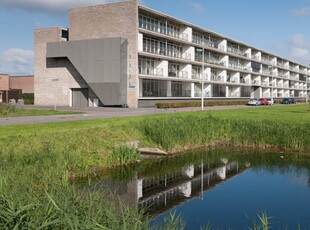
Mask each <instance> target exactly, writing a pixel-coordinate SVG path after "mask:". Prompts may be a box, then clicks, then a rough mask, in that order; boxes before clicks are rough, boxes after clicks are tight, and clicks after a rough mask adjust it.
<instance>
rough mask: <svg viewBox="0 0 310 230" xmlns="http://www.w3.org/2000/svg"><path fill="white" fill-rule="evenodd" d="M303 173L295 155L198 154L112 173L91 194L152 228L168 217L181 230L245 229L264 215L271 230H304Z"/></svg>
mask: <svg viewBox="0 0 310 230" xmlns="http://www.w3.org/2000/svg"><path fill="white" fill-rule="evenodd" d="M309 169H310V158H309V157H308V156H306V155H300V154H298V155H297V154H281V153H258V152H248V151H246V152H245V151H236V150H212V151H198V152H195V153H188V154H183V155H180V156H176V157H170V158H164V159H160V160H156V161H154V160H153V161H146V162H144V163H143V164H139V165H136V166H134V167H130V168H122V169H119V170H115V171H113V172H111V173H110V174H109V175H108V176H107V177H105V178H103V179H100V180H99V181H97V182H96V183H95V184H94V185H93V187H92V189H99V188H105V189H108V190H110V191H113V192H114V193H116V194H118V195H119V196H120V197H121V199H122V200H124V201H125V202H127V203H129V204H131V205H134V206H135V207H136V208H137V209H139V210H145V211H146V213H147V214H148V215H150V216H151V217H152V218H153V219H152V221H151V225H152V226H156V225H157V224H160V223H162V222H163V220H164V219H165V218H167V217H169V216H170V213H171V212H172V213H176V214H177V215H180V216H182V218H183V219H184V220H185V221H186V229H200V228H201V227H203V226H207V225H208V224H209V225H211V227H212V229H249V227H252V226H253V222H254V221H256V222H259V221H258V215H261V214H262V213H266V214H267V215H268V217H270V220H269V223H270V225H271V226H272V229H285V228H286V229H297V228H298V226H300V227H301V229H310V187H309V183H310V182H309V172H310V170H309Z"/></svg>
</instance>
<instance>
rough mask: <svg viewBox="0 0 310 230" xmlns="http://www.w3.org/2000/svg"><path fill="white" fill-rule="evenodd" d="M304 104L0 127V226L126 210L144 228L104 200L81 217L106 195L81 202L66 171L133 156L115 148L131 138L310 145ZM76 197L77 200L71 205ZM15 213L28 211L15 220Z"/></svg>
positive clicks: (58, 224)
mask: <svg viewBox="0 0 310 230" xmlns="http://www.w3.org/2000/svg"><path fill="white" fill-rule="evenodd" d="M307 109H308V107H307V105H289V106H274V107H271V106H270V107H260V108H247V109H239V110H222V111H204V112H187V113H173V114H161V115H149V116H143V117H128V118H114V119H98V120H92V121H72V122H63V123H46V124H35V125H16V126H5V127H1V129H0V175H1V179H0V206H1V207H0V210H1V211H0V217H1V218H0V228H1V229H12V228H14V227H15V226H17V228H18V227H19V225H20V224H23V223H25V221H27V222H29V223H32V225H31V226H32V227H31V226H30V227H29V226H26V227H24V228H28V229H31V228H33V229H38V228H39V227H41V228H42V229H51V228H53V227H55V228H61V229H66V228H63V227H64V226H71V227H68V228H71V229H72V228H75V226H77V225H78V224H80V225H81V226H86V227H85V228H87V226H89V227H88V228H89V229H102V228H108V229H111V228H114V227H115V229H127V228H130V226H135V225H134V224H133V223H132V222H131V220H128V219H127V218H133V219H135V218H136V220H137V221H138V223H140V224H138V225H137V226H136V228H135V229H143V228H145V227H146V226H145V222H144V220H143V219H142V216H141V215H140V214H137V213H135V212H133V213H132V214H130V213H131V211H129V210H125V211H124V212H119V211H118V209H113V208H112V207H111V208H108V205H105V206H104V207H107V208H108V212H107V213H106V212H103V211H100V212H101V213H100V214H97V215H96V218H92V219H89V218H86V217H87V216H88V217H90V216H93V215H94V213H92V212H91V211H92V210H97V211H98V210H102V209H100V208H99V207H97V205H96V204H100V205H104V203H100V202H105V201H98V202H90V201H89V200H88V202H86V203H84V202H83V201H82V200H83V197H81V196H78V195H77V194H76V193H75V191H76V188H75V187H74V186H72V185H71V184H70V183H69V182H68V177H69V176H72V175H73V176H81V175H87V174H88V173H89V172H90V171H94V169H96V167H104V166H111V165H115V164H119V163H130V162H135V161H136V160H137V159H138V156H137V154H136V152H135V151H133V150H132V149H130V148H128V149H126V148H124V149H123V148H117V146H119V145H120V144H122V143H124V142H126V141H132V140H139V141H140V146H148V147H160V148H163V149H166V150H168V151H171V152H172V151H180V150H185V149H189V148H193V147H198V146H208V145H219V144H220V145H222V146H223V145H229V146H244V147H253V148H274V149H276V150H280V149H281V150H286V149H287V150H290V151H291V150H293V151H300V152H304V153H309V152H310V142H309V136H310V122H309V121H310V113H309V112H308V111H307ZM127 152H128V153H130V154H128V155H126V153H127ZM89 199H91V200H92V201H96V200H97V199H98V197H97V196H96V195H93V196H92V197H91V198H89ZM86 201H87V199H86ZM87 204H89V205H87ZM76 205H80V206H77V207H78V208H77V209H75V208H76ZM96 208H98V209H96ZM50 210H51V211H50ZM74 210H76V212H75V211H74ZM85 213H88V215H86V214H85ZM18 215H20V216H18ZM3 216H5V218H4V217H3ZM85 216H86V217H85ZM20 218H28V219H27V220H23V221H21V222H16V220H20ZM40 223H41V224H42V223H45V224H46V226H47V227H46V226H43V227H42V226H41V225H40ZM1 224H2V225H1ZM88 224H89V225H88ZM110 224H115V225H110ZM124 225H126V226H124ZM51 226H52V227H51ZM96 226H97V227H96ZM21 229H22V228H21Z"/></svg>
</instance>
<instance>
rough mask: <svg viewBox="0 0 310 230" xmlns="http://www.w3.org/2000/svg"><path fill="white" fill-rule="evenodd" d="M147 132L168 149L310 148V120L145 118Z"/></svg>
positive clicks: (151, 139) (190, 117)
mask: <svg viewBox="0 0 310 230" xmlns="http://www.w3.org/2000/svg"><path fill="white" fill-rule="evenodd" d="M140 128H141V131H142V132H143V133H144V135H145V136H146V137H147V138H148V139H149V140H150V141H153V142H155V143H156V144H159V145H161V146H162V147H163V148H164V149H166V150H173V149H175V148H186V147H187V146H190V145H213V144H219V145H230V146H244V147H254V148H271V147H272V148H277V149H292V150H298V151H304V152H307V151H309V150H310V142H309V136H310V123H306V124H304V125H299V126H297V125H294V124H288V123H284V122H281V121H269V120H267V119H264V120H258V121H253V120H237V119H223V118H217V117H215V116H211V115H207V116H200V115H196V116H195V115H190V116H184V115H183V116H182V115H178V114H175V116H174V117H165V118H157V119H145V121H144V122H142V123H141V126H140Z"/></svg>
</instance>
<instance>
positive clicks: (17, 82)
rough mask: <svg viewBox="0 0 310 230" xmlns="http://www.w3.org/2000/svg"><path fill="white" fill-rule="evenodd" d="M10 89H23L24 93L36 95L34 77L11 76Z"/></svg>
mask: <svg viewBox="0 0 310 230" xmlns="http://www.w3.org/2000/svg"><path fill="white" fill-rule="evenodd" d="M9 87H10V89H21V90H22V93H34V89H33V88H34V77H33V76H10V77H9Z"/></svg>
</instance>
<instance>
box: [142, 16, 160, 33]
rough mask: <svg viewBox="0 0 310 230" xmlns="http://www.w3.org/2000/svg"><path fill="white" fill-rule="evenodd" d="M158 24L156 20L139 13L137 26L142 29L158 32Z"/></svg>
mask: <svg viewBox="0 0 310 230" xmlns="http://www.w3.org/2000/svg"><path fill="white" fill-rule="evenodd" d="M158 24H159V23H158V21H157V20H155V19H153V18H150V17H146V16H143V15H139V27H140V28H142V29H146V30H151V31H154V32H158Z"/></svg>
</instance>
